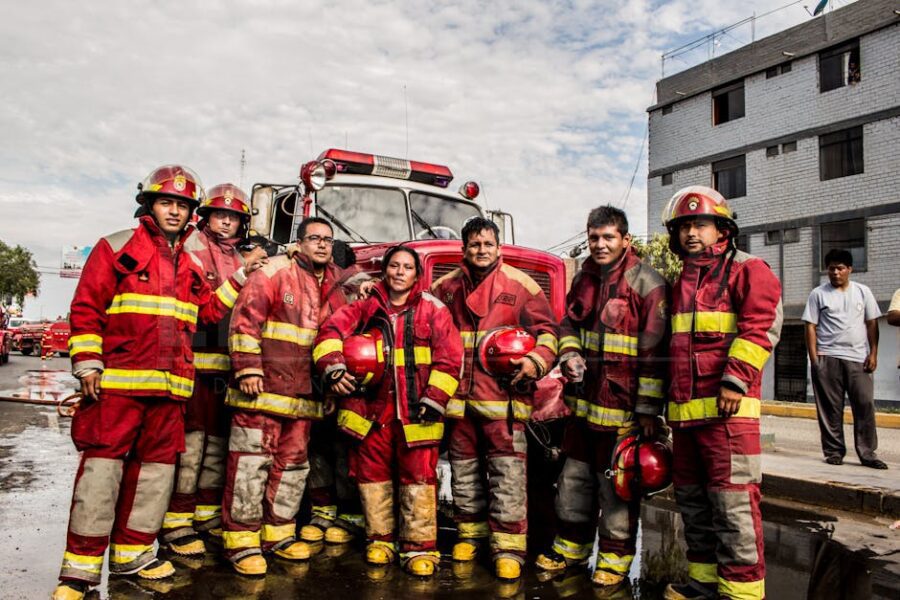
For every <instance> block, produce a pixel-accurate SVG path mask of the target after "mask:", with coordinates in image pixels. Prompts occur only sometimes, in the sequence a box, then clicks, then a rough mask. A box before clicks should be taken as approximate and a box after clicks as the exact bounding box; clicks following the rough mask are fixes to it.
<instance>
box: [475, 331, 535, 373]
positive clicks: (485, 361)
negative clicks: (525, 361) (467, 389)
mask: <svg viewBox="0 0 900 600" xmlns="http://www.w3.org/2000/svg"><path fill="white" fill-rule="evenodd" d="M535 345H536V340H535V339H534V336H533V335H531V334H530V333H528V332H527V331H525V330H524V329H522V328H521V327H497V328H496V329H491V330H490V331H488V332H487V333H486V334H485V336H484V337H483V338H481V341H480V342H478V361H479V362H480V363H481V366H482V367H483V368H484V370H485V371H487V373H488V375H490V376H492V377H498V376H504V375H512V374H513V373H515V372H516V371H517V370H519V367H518V366H516V365H514V364H512V362H511V361H513V360H515V359H519V358H522V357H523V356H525V355H526V354H528V353H529V352H531V351H532V350H534V347H535Z"/></svg>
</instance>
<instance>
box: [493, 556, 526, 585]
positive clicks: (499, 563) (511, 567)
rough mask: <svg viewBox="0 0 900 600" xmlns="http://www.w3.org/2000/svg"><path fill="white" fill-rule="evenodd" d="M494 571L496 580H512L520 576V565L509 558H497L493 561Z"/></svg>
mask: <svg viewBox="0 0 900 600" xmlns="http://www.w3.org/2000/svg"><path fill="white" fill-rule="evenodd" d="M494 570H495V571H496V573H497V578H498V579H507V580H514V579H518V578H519V577H521V576H522V565H520V564H519V561H516V560H513V559H511V558H498V559H497V560H496V561H494Z"/></svg>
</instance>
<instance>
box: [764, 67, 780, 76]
mask: <svg viewBox="0 0 900 600" xmlns="http://www.w3.org/2000/svg"><path fill="white" fill-rule="evenodd" d="M773 77H778V67H769V68H768V69H766V79H772V78H773Z"/></svg>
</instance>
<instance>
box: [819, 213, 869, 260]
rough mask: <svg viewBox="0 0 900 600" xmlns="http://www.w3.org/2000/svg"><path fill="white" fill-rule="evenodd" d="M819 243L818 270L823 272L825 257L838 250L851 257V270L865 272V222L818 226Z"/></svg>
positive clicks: (863, 220)
mask: <svg viewBox="0 0 900 600" xmlns="http://www.w3.org/2000/svg"><path fill="white" fill-rule="evenodd" d="M819 233H820V239H821V240H822V241H821V254H820V256H821V259H820V262H821V263H822V264H821V265H820V268H821V270H822V271H825V268H826V265H825V255H826V254H828V252H829V251H830V250H834V249H835V248H840V249H841V250H847V251H848V252H850V254H851V255H853V270H854V271H865V270H866V220H865V219H853V220H852V221H835V222H833V223H822V224H821V225H819Z"/></svg>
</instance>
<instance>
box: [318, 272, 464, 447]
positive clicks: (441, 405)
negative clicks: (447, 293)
mask: <svg viewBox="0 0 900 600" xmlns="http://www.w3.org/2000/svg"><path fill="white" fill-rule="evenodd" d="M409 319H412V321H411V323H410V322H409V321H408V320H409ZM410 326H411V327H410ZM372 327H378V328H379V329H380V330H381V331H383V332H385V335H386V338H385V343H386V344H387V346H388V348H386V354H387V359H388V364H387V365H386V370H385V377H384V379H383V380H382V382H381V384H380V385H379V386H378V389H377V391H376V393H375V396H374V398H371V399H369V401H367V400H366V399H365V398H356V397H351V398H346V399H344V400H343V401H342V403H341V408H340V410H339V411H338V426H339V427H340V428H341V429H342V430H344V431H345V432H346V433H348V434H350V435H351V436H353V437H356V438H359V439H362V438H364V437H365V436H366V435H367V434H368V433H369V430H370V429H371V428H372V425H373V423H375V422H378V423H380V424H381V425H385V424H386V423H384V422H383V421H385V420H389V419H390V418H392V415H396V418H397V419H399V420H400V422H401V423H402V424H403V433H404V437H405V439H406V444H407V445H408V446H410V447H413V446H424V445H433V444H437V443H438V442H440V440H441V437H443V433H444V424H443V423H440V422H438V423H417V422H415V421H414V420H413V419H412V418H411V416H410V415H411V413H414V412H417V408H416V407H415V406H411V405H415V404H417V403H421V404H425V405H428V406H430V407H431V408H433V409H434V410H436V411H438V412H439V413H441V414H444V413H445V409H446V406H447V402H448V400H449V399H450V397H451V396H453V394H454V392H456V388H457V386H458V385H459V372H460V367H461V365H462V355H463V349H462V340H461V339H460V336H459V331H458V330H457V329H456V327H455V326H454V325H453V317H452V316H451V315H450V311H448V310H447V307H446V306H444V305H443V304H442V303H441V302H440V300H438V299H437V298H435V297H434V296H432V295H431V294H429V293H428V292H423V291H418V292H416V291H414V292H413V294H412V295H410V297H409V300H408V301H407V304H406V306H405V307H404V308H403V309H402V311H401V312H399V313H393V312H392V311H391V309H390V308H389V302H388V292H387V288H386V287H385V284H384V283H383V282H381V283H379V284H378V285H376V286H375V288H374V290H373V291H372V294H371V295H370V296H369V297H368V298H366V299H364V300H359V301H357V302H354V303H352V304H350V305H348V306H345V307H344V308H341V309H340V310H338V311H337V312H336V313H335V314H334V315H332V317H331V318H330V319H328V320H327V321H326V322H325V323H324V324H323V325H322V328H321V330H320V331H319V335H318V338H317V339H316V348H315V351H314V352H313V357H314V358H315V361H316V367H317V369H318V370H319V371H320V372H323V373H329V372H331V371H334V370H342V369H345V368H346V366H345V364H346V363H345V360H344V355H343V353H342V352H343V349H344V344H343V339H344V338H346V337H347V336H349V335H353V334H354V333H356V332H361V331H365V330H368V329H370V328H372ZM410 329H411V330H412V332H413V337H412V339H409V338H408V337H407V331H408V330H410ZM410 350H411V353H410ZM410 368H412V369H414V376H413V378H414V380H415V386H414V387H415V389H414V390H410V389H409V385H408V383H409V379H408V378H409V377H410V373H409V369H410ZM390 403H393V404H394V406H393V407H392V408H393V410H390V409H389V407H388V405H389V404H390Z"/></svg>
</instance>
